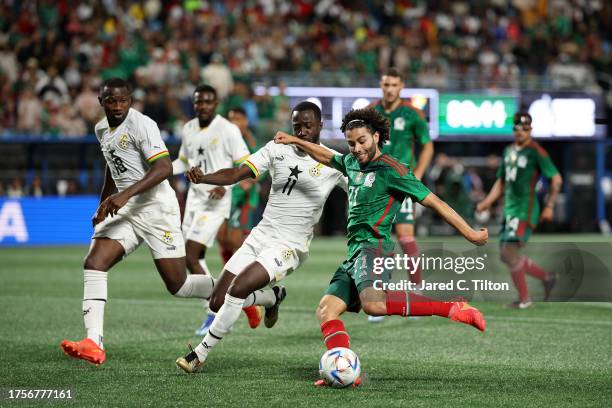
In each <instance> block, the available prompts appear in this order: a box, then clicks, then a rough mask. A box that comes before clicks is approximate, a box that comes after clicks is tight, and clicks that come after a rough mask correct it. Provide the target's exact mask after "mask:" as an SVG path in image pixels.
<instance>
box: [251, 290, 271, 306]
mask: <svg viewBox="0 0 612 408" xmlns="http://www.w3.org/2000/svg"><path fill="white" fill-rule="evenodd" d="M275 303H276V295H275V294H274V291H273V290H272V289H265V290H264V289H262V290H256V291H255V292H253V293H251V294H250V295H249V296H247V298H246V299H245V300H244V306H243V307H249V306H253V305H260V306H265V307H272V306H274V304H275Z"/></svg>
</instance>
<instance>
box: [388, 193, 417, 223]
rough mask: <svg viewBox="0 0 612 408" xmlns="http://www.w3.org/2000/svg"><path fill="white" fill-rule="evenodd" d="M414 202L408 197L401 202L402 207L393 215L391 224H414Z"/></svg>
mask: <svg viewBox="0 0 612 408" xmlns="http://www.w3.org/2000/svg"><path fill="white" fill-rule="evenodd" d="M414 218H415V216H414V202H413V201H412V199H411V198H410V197H406V199H405V200H404V201H403V202H402V206H401V207H400V209H399V210H398V211H397V213H395V219H394V220H393V224H396V225H397V224H414Z"/></svg>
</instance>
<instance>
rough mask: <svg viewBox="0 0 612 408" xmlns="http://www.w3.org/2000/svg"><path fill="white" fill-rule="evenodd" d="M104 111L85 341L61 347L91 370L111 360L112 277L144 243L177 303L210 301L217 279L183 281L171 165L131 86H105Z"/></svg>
mask: <svg viewBox="0 0 612 408" xmlns="http://www.w3.org/2000/svg"><path fill="white" fill-rule="evenodd" d="M99 100H100V104H101V105H102V107H103V108H104V112H105V114H106V117H105V118H104V119H102V120H101V121H100V122H98V123H97V124H96V126H95V134H96V137H97V138H98V141H99V142H100V147H101V149H102V154H103V155H104V158H105V160H106V163H107V164H106V175H105V180H104V187H103V188H102V193H101V196H100V205H99V207H98V209H97V211H96V213H95V215H94V217H93V220H92V221H93V225H94V228H95V229H94V234H93V238H92V241H91V246H90V248H89V253H88V254H87V257H86V258H85V264H84V290H83V293H84V295H83V320H84V323H85V329H86V332H87V337H85V338H84V339H82V340H80V341H70V340H64V341H62V343H61V344H60V346H61V348H62V350H64V352H65V353H66V354H67V355H69V356H71V357H74V358H78V359H83V360H86V361H88V362H90V363H93V364H96V365H98V364H102V363H104V362H105V361H106V351H105V350H104V344H103V324H104V306H105V305H106V300H107V276H108V274H107V272H108V270H109V269H110V268H112V267H113V266H114V265H115V264H116V263H117V262H119V261H120V260H121V259H122V258H124V257H125V256H127V255H129V254H130V253H131V252H133V251H134V250H135V249H136V248H138V246H139V245H140V244H141V243H142V242H143V241H144V242H145V243H146V244H147V246H148V247H149V249H150V250H151V255H152V256H153V261H154V263H155V267H156V268H157V270H158V272H159V274H160V276H161V277H162V279H163V281H164V283H165V284H166V288H167V289H168V291H169V292H170V293H171V294H173V295H174V296H178V297H195V298H202V299H205V298H209V297H210V294H211V293H212V287H213V279H212V278H211V277H210V276H206V275H189V276H187V274H186V267H185V244H184V241H183V236H182V234H181V220H180V213H179V205H178V201H177V199H176V195H175V193H174V191H173V190H172V188H171V187H170V184H169V183H168V181H167V180H166V179H167V178H168V177H170V176H171V175H172V162H171V161H170V157H169V156H168V150H167V149H166V145H165V144H164V142H163V140H162V138H161V135H160V133H159V128H158V127H157V124H156V123H155V122H154V121H153V120H152V119H150V118H149V117H147V116H145V115H143V114H142V113H140V112H138V111H136V110H134V109H131V108H130V105H131V103H132V97H131V92H130V87H129V85H128V83H127V82H125V81H124V80H123V79H120V78H112V79H109V80H107V81H105V82H104V83H103V84H102V87H101V88H100V96H99Z"/></svg>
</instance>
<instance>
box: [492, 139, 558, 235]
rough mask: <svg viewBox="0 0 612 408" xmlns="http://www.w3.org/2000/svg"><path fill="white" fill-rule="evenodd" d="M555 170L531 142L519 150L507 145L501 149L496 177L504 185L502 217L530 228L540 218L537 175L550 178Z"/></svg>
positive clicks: (551, 163) (555, 172)
mask: <svg viewBox="0 0 612 408" xmlns="http://www.w3.org/2000/svg"><path fill="white" fill-rule="evenodd" d="M558 173H559V171H558V170H557V168H556V167H555V165H554V164H553V162H552V160H551V159H550V156H548V153H547V152H546V150H544V149H543V148H542V147H541V146H540V145H539V144H538V143H536V142H534V141H532V142H531V143H529V144H528V145H526V146H524V147H522V148H520V147H518V146H517V145H516V144H511V145H510V146H507V147H506V148H505V149H504V154H503V158H502V162H501V164H500V166H499V169H498V170H497V177H498V178H500V179H502V180H503V182H504V215H505V216H506V217H516V218H518V219H519V220H523V221H526V222H527V224H528V226H529V227H531V228H533V227H534V226H535V225H536V224H537V223H538V218H539V217H540V204H539V203H538V200H537V199H536V197H535V187H536V183H537V182H538V179H539V178H540V175H541V174H543V175H544V176H545V177H547V178H551V177H553V176H555V175H556V174H558Z"/></svg>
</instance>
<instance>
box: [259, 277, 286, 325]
mask: <svg viewBox="0 0 612 408" xmlns="http://www.w3.org/2000/svg"><path fill="white" fill-rule="evenodd" d="M272 290H273V291H274V295H275V296H276V302H275V303H274V305H273V306H270V307H266V315H265V316H264V325H265V326H266V327H267V328H268V329H269V328H271V327H273V326H274V325H275V324H276V321H277V320H278V308H279V307H280V304H281V302H282V301H283V300H285V297H287V290H286V289H285V287H284V286H274V287H273V288H272Z"/></svg>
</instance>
